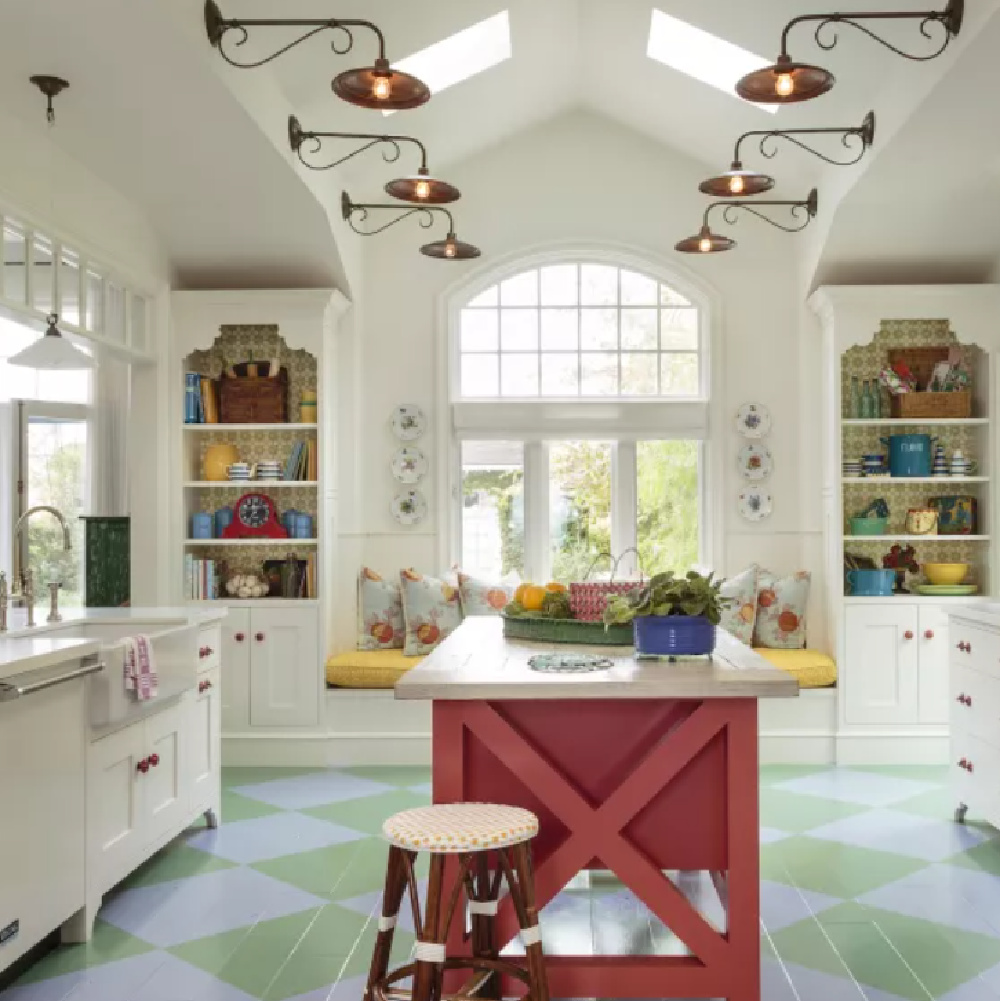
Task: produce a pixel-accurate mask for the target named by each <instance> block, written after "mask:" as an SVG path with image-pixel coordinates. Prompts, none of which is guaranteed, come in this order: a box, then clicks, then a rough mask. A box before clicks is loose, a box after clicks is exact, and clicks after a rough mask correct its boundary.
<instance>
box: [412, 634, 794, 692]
mask: <svg viewBox="0 0 1000 1001" xmlns="http://www.w3.org/2000/svg"><path fill="white" fill-rule="evenodd" d="M554 652H574V653H593V654H597V655H598V656H601V657H608V658H610V659H611V660H612V661H613V665H612V667H611V668H610V669H608V670H606V671H594V672H592V673H589V674H543V673H539V672H538V671H533V670H532V669H531V668H530V667H529V666H528V659H529V658H530V657H531V656H533V655H534V654H536V653H554ZM798 693H799V685H798V682H797V681H796V680H795V679H794V678H793V677H792V676H791V675H790V674H787V673H786V672H784V671H779V670H778V669H777V668H776V667H774V666H772V665H771V664H769V663H768V662H767V661H766V660H764V658H763V657H761V656H760V655H759V654H757V653H754V651H753V650H751V649H750V648H749V647H748V646H745V645H744V644H742V643H740V642H739V641H738V640H735V639H734V638H733V637H732V636H730V635H729V633H726V632H724V631H723V630H721V629H720V630H719V631H718V641H717V646H716V650H715V653H714V654H713V655H712V658H711V659H706V658H701V657H699V658H694V657H692V658H690V659H687V660H684V659H681V660H678V661H677V662H675V663H667V662H664V661H659V660H637V659H636V658H635V657H634V656H633V652H632V648H631V647H608V646H599V647H587V646H574V645H571V644H564V643H529V642H527V641H525V640H508V639H506V638H505V637H504V635H503V620H502V619H501V618H500V617H499V616H471V617H470V618H468V619H466V620H465V621H464V622H463V623H462V624H461V625H460V626H459V627H458V629H456V630H455V632H453V633H452V634H451V635H450V636H449V637H448V638H447V639H446V640H445V641H444V642H443V643H442V644H441V645H440V646H439V647H438V648H437V649H436V650H434V652H433V653H431V654H430V655H429V656H427V657H426V658H425V659H424V660H422V661H421V662H420V663H419V664H418V665H417V666H416V667H414V668H411V669H410V670H409V671H407V672H406V674H405V675H404V677H403V678H402V679H401V680H400V681H399V682H398V683H397V684H396V698H397V699H451V700H470V699H491V700H500V699H671V698H691V699H711V698H763V697H765V696H766V697H768V698H775V697H777V698H794V697H795V696H797V695H798Z"/></svg>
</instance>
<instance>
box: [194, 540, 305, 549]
mask: <svg viewBox="0 0 1000 1001" xmlns="http://www.w3.org/2000/svg"><path fill="white" fill-rule="evenodd" d="M184 545H185V546H203V547H204V546H283V547H284V548H286V549H287V548H288V547H289V546H293V547H294V546H315V545H318V540H317V539H291V538H288V539H185V540H184Z"/></svg>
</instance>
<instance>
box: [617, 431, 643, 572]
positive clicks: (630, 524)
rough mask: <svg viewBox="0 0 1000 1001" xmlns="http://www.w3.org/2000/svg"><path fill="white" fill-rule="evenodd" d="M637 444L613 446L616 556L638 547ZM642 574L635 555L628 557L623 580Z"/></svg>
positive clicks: (622, 443)
mask: <svg viewBox="0 0 1000 1001" xmlns="http://www.w3.org/2000/svg"><path fill="white" fill-rule="evenodd" d="M635 521H636V445H635V442H634V441H619V442H614V443H613V444H612V446H611V551H612V552H613V553H614V554H615V555H616V556H618V555H620V554H622V553H624V552H625V550H626V549H631V548H633V547H634V546H635V544H636V539H637V535H636V523H635ZM637 573H638V566H637V565H636V559H635V554H634V553H630V554H629V555H628V556H626V557H625V558H624V559H623V560H622V562H621V566H620V567H619V574H620V575H621V576H623V577H635V576H636V574H637Z"/></svg>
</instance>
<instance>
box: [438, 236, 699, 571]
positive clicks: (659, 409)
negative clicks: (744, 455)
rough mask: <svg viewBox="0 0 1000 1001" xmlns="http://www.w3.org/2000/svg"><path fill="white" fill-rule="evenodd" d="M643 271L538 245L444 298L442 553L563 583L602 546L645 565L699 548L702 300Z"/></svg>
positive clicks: (664, 565)
mask: <svg viewBox="0 0 1000 1001" xmlns="http://www.w3.org/2000/svg"><path fill="white" fill-rule="evenodd" d="M528 265H530V266H528ZM655 271H656V269H655V267H652V266H644V265H643V264H642V263H641V262H638V261H635V260H632V259H626V257H625V255H622V257H621V258H617V257H616V256H607V255H603V254H596V255H594V256H592V257H587V256H585V255H579V256H569V255H567V256H565V257H563V258H561V259H559V258H555V259H554V258H553V257H552V256H551V255H546V256H544V257H541V258H536V259H534V260H531V261H524V262H522V264H521V266H520V267H515V268H508V269H506V270H505V271H503V272H500V273H498V274H494V275H491V276H490V277H489V278H487V280H486V283H484V282H483V281H480V282H478V283H474V284H471V285H470V286H466V287H465V288H464V289H461V290H458V291H456V292H455V293H454V294H453V295H452V296H451V297H450V300H449V310H448V315H449V320H450V329H449V350H448V352H447V357H448V367H449V371H448V385H449V386H450V408H449V409H450V413H449V418H450V419H449V426H450V429H451V431H452V433H453V435H454V438H453V450H452V459H451V461H450V462H449V463H448V467H449V472H448V477H449V480H448V483H447V485H446V489H445V490H444V491H443V492H442V495H443V496H444V497H447V498H448V512H447V521H448V524H449V527H450V530H449V531H448V532H447V533H446V534H447V540H448V541H447V545H448V552H447V553H446V554H444V555H445V557H446V558H447V559H448V560H449V562H458V563H459V564H460V565H462V566H463V567H464V568H465V569H466V570H467V571H468V572H470V573H473V574H478V575H480V576H483V577H490V578H497V577H500V576H502V575H506V574H509V573H517V574H520V575H521V576H522V577H526V578H529V579H535V580H538V579H549V578H556V579H560V580H562V581H569V580H580V579H582V578H583V577H584V576H585V574H586V573H587V570H588V567H589V566H590V564H591V563H593V562H594V560H595V559H596V558H597V557H598V555H599V554H600V553H601V552H603V551H608V550H609V551H611V552H613V553H615V554H618V553H621V552H623V551H624V550H627V549H629V548H630V547H635V548H637V549H638V551H639V553H640V556H641V568H642V570H643V571H645V572H646V573H647V574H648V573H653V572H656V571H658V570H666V569H673V570H686V569H688V568H690V567H691V565H692V564H695V563H698V562H702V561H704V560H706V559H709V558H711V555H712V554H711V552H710V548H711V547H710V546H709V545H707V542H708V535H709V533H708V532H707V529H708V528H709V525H708V524H707V522H708V521H709V519H707V518H706V517H705V510H706V504H705V500H704V498H705V494H706V489H705V486H706V479H707V475H706V471H707V469H708V464H707V463H706V461H705V456H706V438H707V435H708V427H709V421H708V409H709V402H708V401H709V396H710V379H709V365H708V357H709V350H708V348H709V343H708V342H709V337H708V331H709V329H710V324H709V319H710V317H709V309H708V305H707V303H708V301H710V300H708V299H706V297H705V296H703V295H701V294H698V293H696V292H695V290H694V289H689V288H688V286H687V284H686V283H684V282H681V281H677V282H673V281H671V280H670V278H669V276H667V275H657V274H655ZM677 286H681V288H678V287H677ZM607 569H608V565H607V564H606V563H604V564H603V565H602V566H601V567H600V568H599V571H598V572H600V571H601V570H603V571H604V572H607ZM638 569H639V567H638V566H637V565H636V561H635V560H634V559H631V558H630V559H627V560H626V561H625V562H624V563H623V566H622V567H621V568H620V572H623V573H624V574H625V575H626V576H633V575H635V574H636V573H637V572H638Z"/></svg>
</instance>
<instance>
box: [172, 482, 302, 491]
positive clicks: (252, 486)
mask: <svg viewBox="0 0 1000 1001" xmlns="http://www.w3.org/2000/svg"><path fill="white" fill-rule="evenodd" d="M318 485H319V484H318V483H317V481H316V480H238V481H237V480H187V481H186V482H185V484H184V486H185V487H190V488H192V489H197V490H247V491H252V490H274V489H278V490H281V489H285V490H287V489H290V488H292V487H315V486H318Z"/></svg>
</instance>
